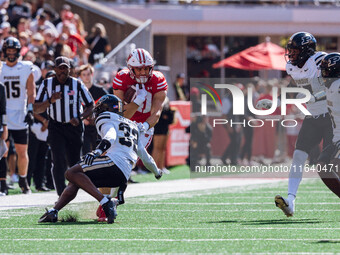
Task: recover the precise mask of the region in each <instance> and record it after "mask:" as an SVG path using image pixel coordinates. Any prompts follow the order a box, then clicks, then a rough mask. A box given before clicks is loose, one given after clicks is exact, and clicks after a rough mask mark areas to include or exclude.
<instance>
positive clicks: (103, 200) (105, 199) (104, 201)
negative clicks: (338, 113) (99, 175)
mask: <svg viewBox="0 0 340 255" xmlns="http://www.w3.org/2000/svg"><path fill="white" fill-rule="evenodd" d="M107 202H109V199H108V198H107V197H106V196H104V198H103V199H102V200H100V202H99V203H100V205H103V204H105V203H107Z"/></svg>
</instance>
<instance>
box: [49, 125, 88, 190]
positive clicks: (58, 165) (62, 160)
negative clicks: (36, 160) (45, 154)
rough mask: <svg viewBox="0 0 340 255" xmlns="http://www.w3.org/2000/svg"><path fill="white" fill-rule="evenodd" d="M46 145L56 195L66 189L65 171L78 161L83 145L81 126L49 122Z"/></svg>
mask: <svg viewBox="0 0 340 255" xmlns="http://www.w3.org/2000/svg"><path fill="white" fill-rule="evenodd" d="M47 141H48V143H49V144H50V146H51V150H52V161H53V168H52V173H53V179H54V185H55V188H56V190H57V193H58V195H59V196H60V195H61V193H62V192H63V191H64V189H65V188H66V185H65V175H64V174H65V171H66V170H67V167H71V166H73V165H75V164H77V163H78V161H79V160H80V150H81V146H82V143H83V127H82V124H80V125H78V126H77V127H74V126H72V125H71V124H62V123H59V122H55V121H53V120H50V122H49V126H48V138H47Z"/></svg>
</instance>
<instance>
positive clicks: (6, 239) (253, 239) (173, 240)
mask: <svg viewBox="0 0 340 255" xmlns="http://www.w3.org/2000/svg"><path fill="white" fill-rule="evenodd" d="M0 241H19V242H22V241H37V242H42V241H46V242H56V241H63V242H65V241H67V242H68V241H94V242H98V241H110V242H115V243H116V242H229V241H231V242H233V241H247V242H248V241H321V242H322V241H327V242H340V239H320V238H217V239H214V238H211V239H162V238H149V239H147V238H145V239H144V238H131V239H128V238H126V239H125V238H118V239H117V238H115V239H112V238H55V239H53V238H22V239H19V238H15V239H10V238H0Z"/></svg>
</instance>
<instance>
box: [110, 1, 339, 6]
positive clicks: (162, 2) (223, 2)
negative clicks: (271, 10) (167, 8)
mask: <svg viewBox="0 0 340 255" xmlns="http://www.w3.org/2000/svg"><path fill="white" fill-rule="evenodd" d="M112 1H114V2H116V3H119V4H127V3H130V4H186V5H189V4H190V5H221V4H223V5H226V4H241V5H247V4H250V5H282V6H285V5H295V6H298V5H310V6H313V5H314V6H320V5H339V4H340V3H339V1H335V0H277V1H273V0H112Z"/></svg>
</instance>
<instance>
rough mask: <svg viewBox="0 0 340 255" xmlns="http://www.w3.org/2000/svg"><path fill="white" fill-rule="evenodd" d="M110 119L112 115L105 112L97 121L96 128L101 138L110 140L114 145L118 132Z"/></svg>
mask: <svg viewBox="0 0 340 255" xmlns="http://www.w3.org/2000/svg"><path fill="white" fill-rule="evenodd" d="M110 119H111V118H110V114H108V113H105V112H104V113H102V114H100V115H99V116H98V118H97V119H96V128H97V132H98V134H99V135H100V137H101V138H102V139H106V140H108V141H109V142H110V143H111V145H112V144H113V143H114V141H115V140H116V138H117V132H116V129H115V127H114V125H113V124H112V122H111V121H110Z"/></svg>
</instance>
